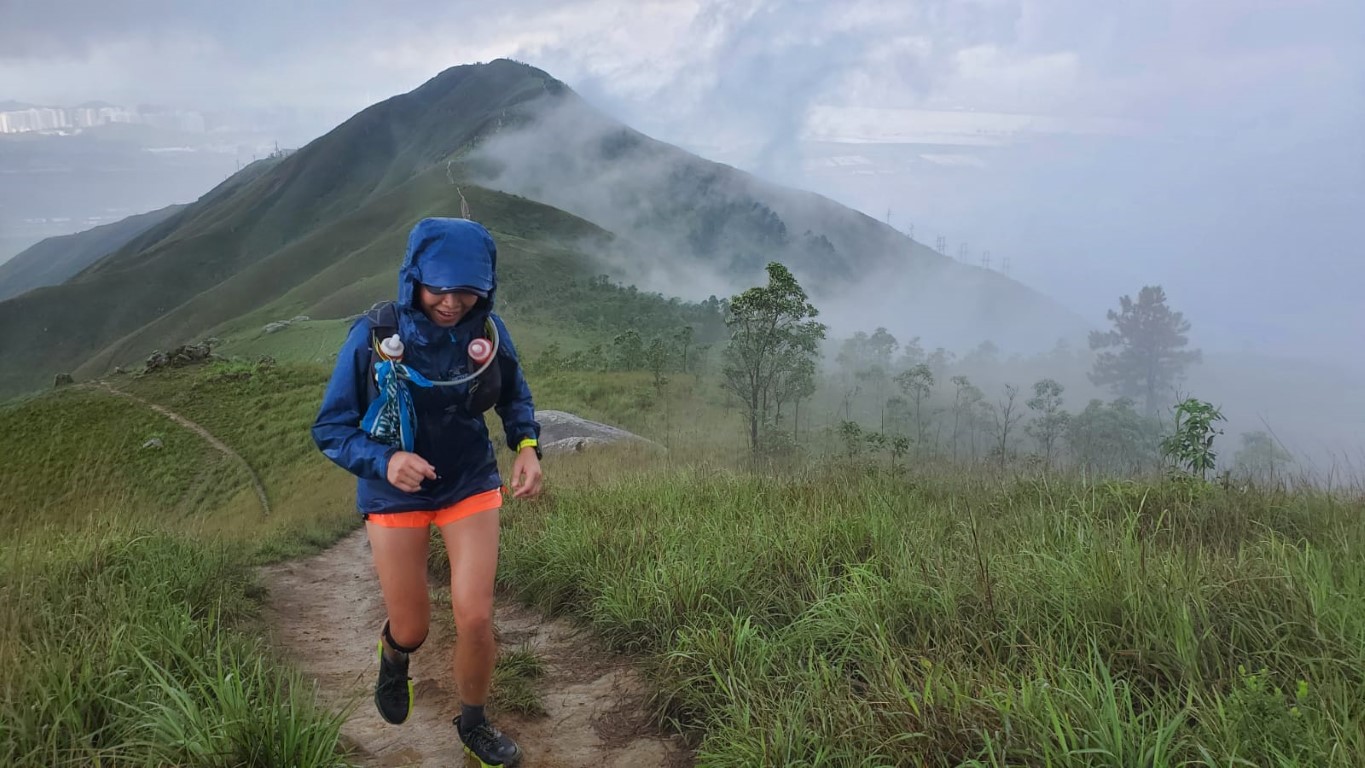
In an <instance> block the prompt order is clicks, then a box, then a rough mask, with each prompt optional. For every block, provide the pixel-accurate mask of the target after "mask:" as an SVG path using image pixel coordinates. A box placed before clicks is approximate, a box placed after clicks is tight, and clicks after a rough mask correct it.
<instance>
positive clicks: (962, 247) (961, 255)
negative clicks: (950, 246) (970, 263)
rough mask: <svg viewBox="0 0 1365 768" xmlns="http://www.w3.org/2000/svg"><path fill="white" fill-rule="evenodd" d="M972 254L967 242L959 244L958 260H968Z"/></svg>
mask: <svg viewBox="0 0 1365 768" xmlns="http://www.w3.org/2000/svg"><path fill="white" fill-rule="evenodd" d="M971 255H972V254H971V252H970V251H968V250H967V244H966V243H960V244H959V245H958V246H957V260H958V261H966V260H967V257H968V256H971Z"/></svg>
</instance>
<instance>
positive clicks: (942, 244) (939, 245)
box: [934, 235, 948, 256]
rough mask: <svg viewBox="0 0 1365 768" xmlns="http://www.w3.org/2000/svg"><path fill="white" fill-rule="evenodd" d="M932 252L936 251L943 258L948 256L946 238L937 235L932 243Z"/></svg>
mask: <svg viewBox="0 0 1365 768" xmlns="http://www.w3.org/2000/svg"><path fill="white" fill-rule="evenodd" d="M934 250H936V251H938V252H939V253H941V254H943V255H944V256H947V255H948V238H946V237H944V236H943V235H939V236H938V240H936V241H935V242H934Z"/></svg>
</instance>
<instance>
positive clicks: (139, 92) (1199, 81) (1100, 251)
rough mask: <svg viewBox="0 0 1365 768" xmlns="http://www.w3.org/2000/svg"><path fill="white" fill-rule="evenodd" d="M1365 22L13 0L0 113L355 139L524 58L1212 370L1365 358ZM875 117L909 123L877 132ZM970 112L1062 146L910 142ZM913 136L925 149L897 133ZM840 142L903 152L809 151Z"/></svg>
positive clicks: (1347, 1)
mask: <svg viewBox="0 0 1365 768" xmlns="http://www.w3.org/2000/svg"><path fill="white" fill-rule="evenodd" d="M1362 9H1365V3H1362V2H1360V0H1216V1H1215V0H1207V1H1201V0H1133V1H1131V2H1127V3H1111V2H1098V1H1096V0H979V1H978V2H949V1H948V0H930V1H923V2H917V1H915V0H895V1H888V2H881V1H879V0H841V1H839V2H835V1H834V0H830V1H829V2H810V1H802V0H735V1H732V2H721V1H719V0H684V1H681V2H605V1H602V0H563V1H561V2H548V1H542V0H503V1H502V2H497V3H490V2H478V3H475V2H463V1H454V2H452V1H449V0H447V1H446V2H435V1H434V0H396V1H394V0H390V1H389V2H384V3H382V4H381V3H377V2H376V3H360V2H346V1H345V0H329V2H326V3H322V2H295V3H277V2H274V0H271V1H270V2H267V1H266V0H234V2H231V3H221V2H189V1H183V2H182V1H180V0H125V1H124V2H119V3H108V2H104V1H103V0H81V1H79V2H77V1H73V0H43V1H42V2H38V1H36V0H0V101H4V100H6V99H15V100H20V101H27V102H35V103H40V104H56V105H61V104H74V103H77V102H80V101H85V100H92V99H100V100H104V101H110V102H115V103H125V104H136V103H161V104H171V105H183V106H186V107H193V108H200V109H207V108H219V109H221V108H232V109H236V108H243V109H244V108H262V107H279V106H287V107H293V108H299V109H303V110H316V113H317V114H319V115H324V116H338V115H339V116H344V115H346V114H350V113H352V112H354V111H356V110H358V109H360V108H362V107H364V106H365V105H367V104H369V103H372V102H374V101H377V100H379V99H381V98H384V97H386V96H389V95H392V94H395V93H399V92H403V91H406V90H409V89H411V88H413V87H415V86H417V85H419V84H420V83H421V82H423V81H424V80H426V79H428V78H430V77H431V76H433V75H435V74H436V73H437V72H439V71H440V70H442V69H444V68H445V67H448V66H452V65H455V64H462V63H469V62H474V61H485V60H489V59H492V58H496V57H500V56H509V57H512V58H516V59H519V60H522V61H525V62H527V63H530V64H533V65H535V66H538V67H541V68H543V69H545V70H546V71H548V72H549V73H550V74H552V75H554V76H555V77H557V78H559V79H561V80H564V81H565V82H567V83H568V84H569V85H570V86H571V87H573V88H574V89H575V90H577V91H578V92H579V93H580V94H582V95H583V96H585V97H586V98H587V99H588V100H589V101H591V102H593V103H594V104H596V105H597V106H599V107H600V108H602V109H604V110H605V111H607V112H609V113H610V114H612V115H614V116H616V117H618V118H620V119H621V120H623V121H625V122H627V123H629V124H631V125H632V126H634V127H636V128H638V129H640V130H642V131H644V132H646V133H649V134H651V135H653V136H655V137H657V138H660V139H663V140H666V141H670V142H673V143H676V144H679V145H682V146H684V147H687V148H690V149H693V150H694V151H698V152H699V153H701V154H703V155H706V156H708V157H711V158H713V159H719V160H723V161H725V162H731V163H733V164H735V165H738V166H740V167H743V168H745V169H747V170H751V171H754V172H756V173H760V174H761V175H764V176H766V177H768V178H771V179H775V180H778V181H781V182H785V183H790V184H793V185H797V186H803V187H807V188H814V189H816V190H817V191H821V192H823V193H825V194H828V195H830V196H831V197H835V198H836V199H839V200H840V201H841V202H845V203H846V204H850V205H853V206H855V207H858V208H859V209H861V210H863V211H865V212H867V213H869V214H870V215H874V216H876V217H878V218H883V217H884V216H885V215H886V212H887V209H888V208H889V209H891V211H892V224H893V225H896V226H898V227H900V228H902V229H905V228H907V227H908V226H909V225H911V224H913V225H914V226H915V228H916V232H915V234H916V237H917V239H919V240H921V241H924V242H927V243H929V244H930V245H933V244H934V240H935V237H936V236H937V235H944V236H946V237H948V239H949V250H950V251H951V252H953V253H954V254H956V252H957V251H956V249H957V248H958V247H959V244H960V243H963V242H966V243H969V244H970V249H971V255H970V258H971V259H972V260H973V261H974V262H977V261H979V258H980V253H981V251H983V250H990V251H991V252H992V254H993V257H994V259H995V264H996V265H999V264H1000V262H1001V260H1002V259H1003V258H1005V257H1008V258H1009V259H1010V264H1011V274H1012V275H1013V276H1015V277H1017V278H1019V279H1021V280H1023V281H1024V282H1026V283H1028V284H1029V285H1031V286H1033V287H1035V288H1038V289H1040V290H1043V291H1045V292H1047V293H1049V294H1050V295H1052V296H1054V297H1055V298H1057V299H1058V300H1060V301H1062V302H1063V303H1065V304H1066V305H1067V306H1069V307H1071V308H1073V309H1075V310H1076V311H1078V312H1080V313H1081V314H1082V315H1084V316H1085V317H1087V318H1089V319H1091V320H1092V321H1093V322H1095V323H1096V324H1097V325H1098V324H1103V323H1104V318H1103V314H1104V310H1105V309H1106V308H1108V307H1110V306H1114V305H1116V304H1117V299H1118V296H1119V295H1121V294H1125V293H1127V294H1136V292H1137V290H1138V289H1139V288H1141V286H1142V285H1143V284H1144V283H1160V284H1162V285H1164V286H1165V287H1166V289H1167V293H1168V295H1169V296H1170V298H1171V301H1172V303H1173V304H1174V305H1175V306H1176V308H1178V309H1182V310H1184V311H1185V313H1186V315H1187V316H1188V317H1190V319H1191V320H1192V321H1193V323H1194V325H1195V330H1194V337H1195V341H1196V343H1199V344H1201V345H1203V346H1205V347H1207V348H1214V349H1234V350H1236V349H1260V350H1265V351H1271V352H1276V353H1281V354H1285V353H1290V354H1293V353H1297V354H1303V355H1311V356H1314V357H1319V358H1328V357H1342V358H1346V359H1349V360H1358V359H1360V358H1362V357H1365V354H1362V353H1365V300H1363V299H1362V292H1363V291H1365V258H1362V257H1365V253H1362V250H1363V249H1362V248H1361V246H1360V245H1359V238H1358V237H1357V236H1356V235H1357V233H1356V231H1355V230H1356V229H1357V228H1358V227H1357V225H1356V224H1355V222H1354V220H1353V219H1362V218H1365V46H1362V44H1361V41H1362V40H1365V10H1362ZM868 108H877V109H882V110H893V111H890V112H879V113H869V112H866V111H857V110H866V109H868ZM895 110H903V111H895ZM963 110H971V111H973V113H974V114H975V115H976V118H975V119H976V120H977V122H965V123H960V124H958V128H953V127H952V125H949V130H948V133H949V134H951V133H953V131H954V130H956V132H957V137H958V138H959V139H960V138H963V137H964V136H966V137H968V138H970V133H971V132H972V131H974V130H976V129H977V128H979V127H980V126H982V125H986V126H990V125H997V124H998V125H1014V124H1016V123H1017V121H1015V122H1010V121H1009V120H1007V119H1003V118H995V117H992V115H996V114H1005V115H1014V116H1017V115H1026V116H1031V119H1033V120H1034V122H1033V124H1034V125H1037V126H1043V127H1044V130H1043V132H1042V134H1041V135H1039V136H1037V137H1035V138H1033V139H1030V140H1018V139H1015V140H1011V141H1008V142H1005V144H1004V146H999V147H986V148H982V147H973V146H970V145H969V144H967V143H966V142H963V144H964V145H963V146H960V147H957V148H953V147H951V146H950V147H949V148H947V149H945V148H944V147H936V148H926V147H924V146H923V145H916V144H913V143H904V142H907V141H914V140H915V138H914V135H913V134H915V132H916V131H917V130H918V128H917V127H922V126H924V125H928V124H930V123H933V121H934V120H938V121H939V122H938V123H933V124H934V125H939V126H940V127H941V125H942V117H941V116H938V117H935V116H934V115H933V114H932V113H933V112H934V111H939V112H941V111H963ZM869 114H871V115H872V116H873V120H872V121H871V122H870V123H869V121H868V119H867V116H868V115H869ZM859 116H861V117H862V122H861V123H860V122H859ZM878 116H880V117H878ZM992 121H994V122H992ZM950 122H951V121H950ZM892 125H900V126H903V127H904V128H905V130H903V131H900V133H899V134H897V136H891V137H888V136H887V135H886V134H887V126H892ZM962 125H965V126H967V127H966V128H965V129H964V128H962V127H961V126H962ZM973 126H975V127H973ZM324 127H325V126H321V127H320V130H321V129H322V128H324ZM893 133H894V132H893ZM831 135H837V136H838V137H839V138H841V139H843V140H846V141H878V142H882V144H881V145H879V146H873V145H860V144H850V145H849V146H848V149H847V150H844V149H837V150H831V149H830V148H829V146H827V145H824V146H819V145H814V144H812V143H811V142H810V141H809V140H810V139H814V138H820V137H828V136H831ZM938 138H939V139H942V136H939V137H938ZM886 141H900V142H902V143H901V144H899V145H892V146H889V147H888V146H886V145H885V142H886ZM948 142H949V143H950V144H952V143H956V142H955V141H954V140H952V138H951V137H950V138H949V140H948ZM926 156H927V159H926ZM831 158H834V160H835V163H834V165H831ZM840 163H843V164H844V165H839V164H840ZM860 163H865V164H862V165H860ZM850 164H851V165H850ZM832 168H833V169H835V170H831V169H832ZM839 168H844V170H838V169H839ZM850 168H851V169H852V170H853V171H856V170H858V169H859V168H863V169H865V170H870V171H874V172H872V173H861V174H860V173H854V172H851V171H850V170H848V169H850ZM1357 364H1358V363H1357Z"/></svg>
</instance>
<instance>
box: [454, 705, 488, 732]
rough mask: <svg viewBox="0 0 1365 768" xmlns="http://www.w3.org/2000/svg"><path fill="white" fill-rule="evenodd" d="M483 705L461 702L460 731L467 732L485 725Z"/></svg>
mask: <svg viewBox="0 0 1365 768" xmlns="http://www.w3.org/2000/svg"><path fill="white" fill-rule="evenodd" d="M483 723H484V716H483V705H482V704H479V705H477V706H476V705H473V704H464V703H461V704H460V733H461V734H466V733H469V732H470V731H472V730H474V729H475V728H478V727H479V726H481V725H483Z"/></svg>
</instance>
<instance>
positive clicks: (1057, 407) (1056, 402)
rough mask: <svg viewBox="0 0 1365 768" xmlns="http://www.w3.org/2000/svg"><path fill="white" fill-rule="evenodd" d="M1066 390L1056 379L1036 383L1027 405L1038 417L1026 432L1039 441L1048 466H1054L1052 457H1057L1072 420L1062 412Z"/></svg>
mask: <svg viewBox="0 0 1365 768" xmlns="http://www.w3.org/2000/svg"><path fill="white" fill-rule="evenodd" d="M1065 389H1066V387H1063V386H1062V385H1061V383H1060V382H1058V381H1057V380H1056V379H1042V380H1040V381H1036V382H1034V384H1033V397H1031V398H1029V401H1028V403H1027V405H1028V407H1029V410H1031V411H1033V412H1034V413H1035V414H1036V415H1035V416H1034V417H1033V421H1032V422H1030V423H1029V424H1028V425H1027V426H1025V427H1024V431H1025V432H1027V433H1029V434H1030V435H1032V436H1033V439H1034V440H1037V441H1038V445H1039V446H1040V447H1041V448H1042V449H1043V460H1044V461H1045V462H1046V463H1047V465H1048V466H1052V457H1053V456H1054V455H1056V452H1057V451H1056V448H1057V445H1058V443H1060V441H1061V439H1062V435H1064V434H1066V427H1067V424H1068V423H1069V422H1070V420H1071V414H1069V413H1067V412H1066V411H1064V410H1062V392H1063V391H1064V390H1065Z"/></svg>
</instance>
